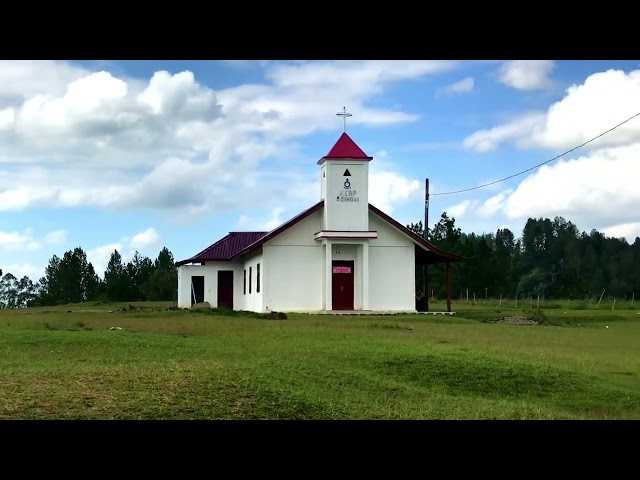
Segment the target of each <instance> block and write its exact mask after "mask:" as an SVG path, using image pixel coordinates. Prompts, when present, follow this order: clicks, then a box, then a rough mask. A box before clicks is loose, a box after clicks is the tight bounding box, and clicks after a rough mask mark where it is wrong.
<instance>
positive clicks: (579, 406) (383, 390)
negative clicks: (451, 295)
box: [0, 301, 640, 419]
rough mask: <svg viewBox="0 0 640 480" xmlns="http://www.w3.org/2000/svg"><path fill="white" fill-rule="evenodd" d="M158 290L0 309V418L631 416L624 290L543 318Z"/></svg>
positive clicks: (633, 378)
mask: <svg viewBox="0 0 640 480" xmlns="http://www.w3.org/2000/svg"><path fill="white" fill-rule="evenodd" d="M168 305H169V304H162V303H156V304H154V303H145V304H134V305H132V306H129V305H128V304H123V305H120V304H118V305H116V304H100V303H89V304H83V305H67V306H63V307H53V308H33V309H21V310H0V418H1V419H638V418H640V376H639V374H640V311H638V312H636V311H635V310H633V309H632V308H630V306H626V305H625V306H622V305H616V308H615V310H611V307H612V304H611V303H609V304H608V307H607V306H605V305H604V302H603V304H601V306H600V308H599V309H598V310H595V309H593V308H587V306H584V307H583V308H581V307H579V306H578V304H577V303H576V302H573V305H570V304H568V303H565V302H561V303H556V304H553V303H550V302H549V303H547V304H545V305H541V306H544V307H547V308H542V309H541V310H540V312H542V313H541V314H538V318H539V319H540V320H542V321H544V322H545V323H547V324H546V325H504V324H496V323H492V322H491V320H493V319H497V318H502V317H503V316H509V315H524V314H525V310H526V311H527V312H528V313H531V311H532V310H531V309H530V306H529V305H520V306H519V307H518V308H515V306H514V305H513V303H511V305H507V303H506V302H503V304H502V305H499V306H498V305H497V302H491V301H490V302H487V304H486V305H483V304H482V302H477V304H476V305H467V304H466V303H459V304H455V303H454V310H455V311H456V312H457V314H456V316H454V317H444V316H436V317H431V316H425V315H396V316H378V317H364V316H363V317H360V316H313V315H302V314H300V315H289V318H288V319H287V320H265V319H261V318H256V316H255V315H253V316H252V315H241V314H235V313H231V314H227V315H224V314H222V313H221V312H217V311H215V310H213V311H208V312H189V311H173V310H168V309H167V306H168ZM134 307H137V308H134ZM522 307H525V309H524V310H523V308H522ZM572 307H575V308H572ZM619 307H620V308H619ZM431 308H432V310H444V309H445V308H444V305H443V304H437V303H436V304H434V303H432V304H431ZM606 326H608V327H609V328H606ZM111 327H120V329H117V328H116V329H114V330H111Z"/></svg>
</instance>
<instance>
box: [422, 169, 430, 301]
mask: <svg viewBox="0 0 640 480" xmlns="http://www.w3.org/2000/svg"><path fill="white" fill-rule="evenodd" d="M422 237H423V238H424V239H425V240H426V241H427V242H428V241H429V179H428V178H427V179H425V184H424V228H423V230H422ZM428 279H429V272H428V271H427V257H426V255H425V261H424V265H423V266H422V282H423V284H424V295H425V311H427V312H428V311H429V286H428Z"/></svg>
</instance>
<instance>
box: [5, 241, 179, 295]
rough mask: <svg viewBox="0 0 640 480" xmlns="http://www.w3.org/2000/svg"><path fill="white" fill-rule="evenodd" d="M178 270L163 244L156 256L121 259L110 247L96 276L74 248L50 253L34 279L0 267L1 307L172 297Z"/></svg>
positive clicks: (93, 270) (89, 263) (116, 251)
mask: <svg viewBox="0 0 640 480" xmlns="http://www.w3.org/2000/svg"><path fill="white" fill-rule="evenodd" d="M177 285H178V271H177V269H176V266H175V261H174V258H173V254H172V253H171V252H170V251H169V250H168V249H167V248H166V247H164V248H162V250H160V253H159V254H158V256H157V257H156V259H155V260H151V259H150V258H149V257H144V256H142V255H140V254H139V253H138V252H135V254H134V255H133V258H132V259H131V260H130V261H128V262H126V263H125V262H124V261H123V259H122V255H121V254H120V252H118V250H114V251H113V252H112V253H111V257H110V258H109V263H108V265H107V268H106V270H105V272H104V279H101V278H100V277H98V275H97V274H96V272H95V269H94V267H93V265H92V264H91V262H89V261H88V260H87V254H86V252H85V251H84V250H83V249H82V248H80V247H76V248H74V249H73V250H69V251H67V252H65V253H64V255H63V256H62V257H58V256H57V255H54V256H53V257H52V258H51V259H50V260H49V264H48V265H47V267H46V269H45V275H44V276H43V277H42V278H40V279H39V280H38V281H37V282H33V281H32V280H31V279H30V278H29V277H27V276H23V277H22V278H21V279H18V278H16V277H15V276H14V275H12V274H11V272H6V273H5V274H4V275H3V273H2V270H0V308H21V307H30V306H38V305H42V306H44V305H62V304H67V303H79V302H86V301H97V300H101V301H117V302H133V301H145V300H173V298H174V293H175V290H176V289H177Z"/></svg>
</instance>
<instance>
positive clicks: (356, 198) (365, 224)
mask: <svg viewBox="0 0 640 480" xmlns="http://www.w3.org/2000/svg"><path fill="white" fill-rule="evenodd" d="M338 115H340V116H342V117H343V118H345V120H346V117H347V116H351V114H349V113H346V110H345V111H344V112H343V113H338ZM371 160H373V157H369V156H368V155H367V154H366V153H364V152H363V151H362V149H361V148H360V147H358V145H356V143H355V142H354V141H353V140H352V139H351V137H349V135H348V134H347V132H346V131H345V132H343V133H342V135H341V136H340V138H339V139H338V141H337V142H336V144H335V145H334V146H333V148H332V149H331V150H330V151H329V153H327V154H326V155H325V156H324V157H322V158H321V159H320V160H318V165H320V177H321V178H320V181H321V199H322V200H324V216H323V221H322V230H323V231H334V232H341V233H343V234H344V233H347V232H354V233H355V232H367V231H368V230H369V162H370V161H371ZM341 236H346V235H341ZM355 236H356V237H358V236H359V235H355Z"/></svg>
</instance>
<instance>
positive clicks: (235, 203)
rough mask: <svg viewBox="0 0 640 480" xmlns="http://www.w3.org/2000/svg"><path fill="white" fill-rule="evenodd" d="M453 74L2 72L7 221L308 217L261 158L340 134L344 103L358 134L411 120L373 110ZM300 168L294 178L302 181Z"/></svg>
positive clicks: (402, 70)
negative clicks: (87, 213) (219, 82)
mask: <svg viewBox="0 0 640 480" xmlns="http://www.w3.org/2000/svg"><path fill="white" fill-rule="evenodd" d="M458 64H459V63H458V62H455V61H404V60H403V61H378V60H375V61H333V62H329V61H312V62H294V63H278V62H270V63H266V64H262V65H261V67H262V68H263V69H264V73H265V77H266V80H265V82H264V83H261V84H247V85H241V86H238V87H234V88H228V89H223V90H219V91H214V90H213V89H212V88H210V87H209V86H207V85H203V84H202V83H200V82H199V81H198V79H197V78H195V76H194V74H193V73H192V72H189V71H182V72H168V71H159V72H156V73H155V74H154V75H153V76H151V78H147V79H140V78H128V77H124V76H122V75H118V74H116V73H114V72H110V71H107V70H100V71H92V70H88V69H86V68H81V67H77V66H74V65H71V64H69V63H65V62H53V61H29V62H13V61H0V211H24V210H26V209H29V208H32V207H47V208H50V207H63V208H72V207H78V206H82V207H91V206H97V207H103V208H107V209H110V210H116V211H122V210H131V209H154V210H164V211H168V212H170V213H173V214H174V216H175V217H177V218H181V219H188V218H191V217H192V216H197V215H202V214H205V213H215V212H219V211H232V210H236V211H241V210H243V209H245V208H250V207H251V206H254V205H256V204H257V203H261V205H262V206H263V207H264V208H267V209H274V208H276V207H278V206H280V204H279V202H280V201H282V200H284V201H286V202H287V203H288V204H290V205H296V206H299V207H300V208H304V206H305V202H306V201H307V199H308V195H306V193H305V194H304V195H303V194H300V193H298V192H295V191H292V190H291V189H288V188H286V186H287V185H288V183H287V179H286V178H284V176H280V177H278V176H273V175H270V172H269V170H268V168H267V167H266V166H265V162H266V161H267V160H269V159H279V158H283V157H286V156H290V155H292V152H295V141H296V139H297V138H298V137H300V136H302V135H307V134H309V133H312V132H315V131H318V130H322V129H336V116H335V114H336V112H337V111H338V109H339V108H340V107H341V106H342V105H348V109H349V110H350V112H351V113H353V117H351V118H350V119H349V120H350V123H351V124H361V125H368V126H386V125H393V124H398V123H403V122H411V121H414V120H416V119H417V118H418V116H417V115H416V114H415V113H413V112H411V111H402V110H400V109H398V108H380V107H375V106H372V102H371V100H372V99H374V98H375V97H377V96H379V95H381V94H383V93H384V91H385V89H386V88H387V87H388V86H389V85H391V84H393V83H394V82H397V81H400V80H405V79H417V78H422V77H425V76H429V75H436V74H439V73H442V72H448V71H451V70H452V69H455V68H456V67H457V66H458ZM300 105H304V108H300ZM319 155H321V152H319ZM298 168H299V169H298V170H297V171H296V170H295V169H293V170H292V172H293V173H292V175H298V176H304V175H306V173H303V171H302V170H301V169H300V167H298ZM239 189H244V190H245V191H247V192H249V193H248V194H247V195H236V194H235V192H236V191H238V190H239ZM274 192H278V193H280V195H274ZM282 192H284V196H285V198H284V199H283V198H282ZM390 198H391V200H390V201H391V202H393V199H394V198H398V199H400V200H401V199H402V195H401V194H397V193H396V194H394V195H391V197H390Z"/></svg>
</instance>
